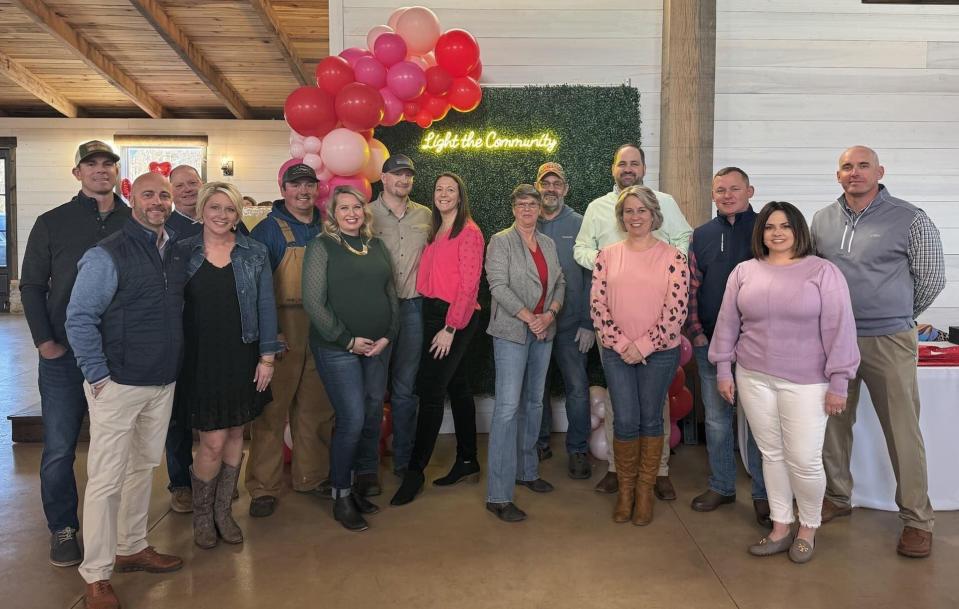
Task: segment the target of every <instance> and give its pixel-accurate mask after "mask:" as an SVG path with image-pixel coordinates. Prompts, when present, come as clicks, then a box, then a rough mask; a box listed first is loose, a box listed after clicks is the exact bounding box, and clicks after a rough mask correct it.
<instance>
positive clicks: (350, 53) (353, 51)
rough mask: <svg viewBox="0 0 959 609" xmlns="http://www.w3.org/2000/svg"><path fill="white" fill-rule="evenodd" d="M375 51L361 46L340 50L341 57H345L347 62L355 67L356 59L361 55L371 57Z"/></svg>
mask: <svg viewBox="0 0 959 609" xmlns="http://www.w3.org/2000/svg"><path fill="white" fill-rule="evenodd" d="M372 55H373V53H371V52H369V51H368V50H366V49H361V48H360V47H350V48H348V49H343V50H342V51H341V52H340V57H342V58H343V59H345V60H346V61H347V63H349V64H350V67H351V68H352V67H353V64H355V63H356V60H357V59H359V58H360V57H371V56H372Z"/></svg>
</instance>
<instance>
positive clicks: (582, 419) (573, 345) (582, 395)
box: [538, 326, 590, 454]
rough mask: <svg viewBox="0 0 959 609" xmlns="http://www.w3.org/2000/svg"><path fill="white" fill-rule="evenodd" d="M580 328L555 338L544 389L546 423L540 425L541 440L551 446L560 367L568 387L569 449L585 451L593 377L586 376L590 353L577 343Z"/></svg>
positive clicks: (543, 444)
mask: <svg viewBox="0 0 959 609" xmlns="http://www.w3.org/2000/svg"><path fill="white" fill-rule="evenodd" d="M577 330H579V328H578V327H575V326H574V327H572V328H569V329H564V330H562V331H558V332H557V333H556V337H555V338H553V355H552V358H551V360H552V361H551V363H550V366H549V371H548V372H547V374H546V390H545V391H544V392H543V422H542V424H541V425H540V428H539V442H538V444H539V445H540V446H542V447H544V448H545V447H546V446H549V434H550V431H552V426H553V425H552V424H553V409H552V407H551V404H550V395H549V387H550V385H552V384H553V380H552V379H553V375H554V374H555V373H556V370H557V369H558V370H559V373H560V374H561V375H562V377H563V387H564V388H565V389H566V420H567V421H568V423H569V426H568V427H567V428H566V452H567V453H569V454H572V453H585V452H587V450H588V449H589V431H590V430H589V427H590V423H589V378H588V377H587V375H586V354H585V353H580V351H579V343H578V342H576V332H577Z"/></svg>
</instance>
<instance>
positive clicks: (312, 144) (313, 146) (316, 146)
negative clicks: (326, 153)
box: [293, 135, 323, 165]
mask: <svg viewBox="0 0 959 609" xmlns="http://www.w3.org/2000/svg"><path fill="white" fill-rule="evenodd" d="M322 145H323V140H321V139H320V138H318V137H315V136H312V135H311V136H310V137H308V138H306V139H304V140H303V149H304V150H306V152H307V153H311V154H318V153H319V152H320V147H321V146H322ZM293 156H297V155H295V154H294V155H293ZM307 165H309V163H307Z"/></svg>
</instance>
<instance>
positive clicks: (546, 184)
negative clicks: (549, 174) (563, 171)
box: [539, 180, 566, 190]
mask: <svg viewBox="0 0 959 609" xmlns="http://www.w3.org/2000/svg"><path fill="white" fill-rule="evenodd" d="M539 185H540V187H541V188H555V189H557V190H558V189H560V188H562V187H563V186H566V182H564V181H563V180H549V181H547V180H540V181H539Z"/></svg>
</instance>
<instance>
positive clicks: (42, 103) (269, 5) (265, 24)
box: [0, 0, 329, 118]
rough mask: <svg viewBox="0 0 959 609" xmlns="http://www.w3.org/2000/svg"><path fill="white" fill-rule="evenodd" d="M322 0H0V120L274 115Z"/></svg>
mask: <svg viewBox="0 0 959 609" xmlns="http://www.w3.org/2000/svg"><path fill="white" fill-rule="evenodd" d="M328 53H329V7H328V3H327V0H235V1H230V0H0V116H35V117H42V116H51V117H52V116H68V117H77V116H84V117H123V118H143V117H154V118H174V117H178V118H231V117H235V118H281V117H282V116H283V101H284V100H285V99H286V96H287V95H288V94H289V93H290V91H292V90H293V89H295V88H296V87H298V86H300V85H301V84H304V83H307V82H312V81H313V78H314V76H313V74H314V72H315V70H316V65H317V63H319V61H320V60H321V59H323V58H324V57H326V56H327V54H328Z"/></svg>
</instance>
